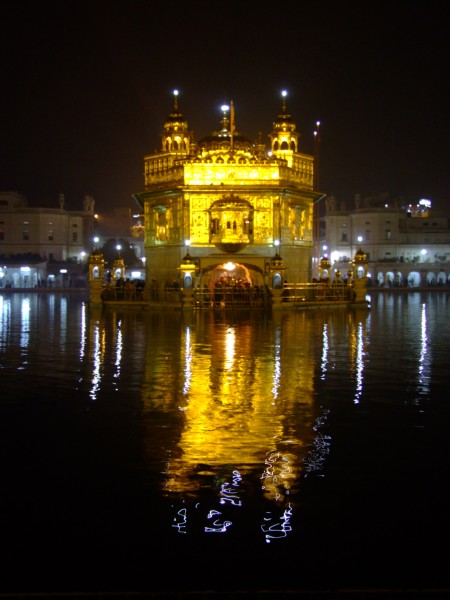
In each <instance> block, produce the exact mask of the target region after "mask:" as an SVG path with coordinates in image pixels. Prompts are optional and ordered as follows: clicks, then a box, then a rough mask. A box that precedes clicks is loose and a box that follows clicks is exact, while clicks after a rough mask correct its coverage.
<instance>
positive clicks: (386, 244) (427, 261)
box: [319, 194, 450, 287]
mask: <svg viewBox="0 0 450 600" xmlns="http://www.w3.org/2000/svg"><path fill="white" fill-rule="evenodd" d="M324 203H325V214H324V215H323V216H321V217H320V242H319V243H320V254H321V255H322V256H327V257H328V258H329V259H330V262H331V273H330V274H329V275H330V278H331V279H333V278H334V273H336V271H340V272H341V274H342V276H343V277H344V278H345V277H346V275H347V272H348V270H349V269H351V268H352V266H351V258H352V257H353V256H354V254H355V252H356V251H357V250H358V249H359V248H362V249H363V251H364V252H365V254H366V256H367V260H368V264H369V275H370V277H371V279H372V282H373V285H374V286H382V287H386V286H408V287H419V286H436V285H441V286H442V285H447V284H450V228H449V217H448V216H444V215H437V214H435V213H434V212H433V211H432V208H431V202H429V201H427V200H421V201H420V202H419V203H418V204H417V205H416V206H405V205H404V204H403V203H402V201H401V199H395V200H391V199H390V198H389V197H388V195H383V194H382V195H379V196H372V197H368V198H365V199H364V200H363V201H361V197H360V196H359V195H356V196H355V201H354V208H352V210H348V209H347V208H346V206H345V205H344V204H341V205H340V206H339V207H338V206H337V203H336V199H335V198H334V197H333V196H328V197H327V198H326V199H325V200H324Z"/></svg>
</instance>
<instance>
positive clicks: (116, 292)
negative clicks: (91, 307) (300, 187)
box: [102, 282, 354, 309]
mask: <svg viewBox="0 0 450 600" xmlns="http://www.w3.org/2000/svg"><path fill="white" fill-rule="evenodd" d="M187 293H188V294H189V295H190V299H189V302H191V303H192V306H193V307H194V308H197V309H214V308H238V307H252V308H271V307H272V306H273V305H274V302H275V301H276V302H281V303H282V304H289V305H292V306H293V305H298V306H301V305H303V306H307V305H314V304H317V305H320V304H329V303H336V304H345V303H349V302H351V301H352V299H353V297H354V290H353V287H352V286H348V285H347V284H345V283H342V282H338V283H297V284H289V283H287V284H285V285H284V287H283V289H282V290H271V289H270V288H268V287H267V286H247V287H237V286H236V287H235V286H224V287H219V286H217V287H214V288H212V289H210V288H206V287H205V288H195V289H193V290H192V291H188V292H187ZM102 299H103V301H105V302H127V303H128V302H130V303H138V302H139V303H149V304H164V305H167V304H168V305H174V306H177V305H180V306H181V305H182V304H183V302H184V301H185V300H186V291H184V290H180V289H179V288H177V287H166V288H164V289H163V290H159V289H157V288H156V287H155V288H151V289H149V290H147V294H144V290H143V289H142V290H139V289H135V288H133V289H130V290H126V289H122V288H116V287H115V286H108V287H105V289H104V290H103V292H102Z"/></svg>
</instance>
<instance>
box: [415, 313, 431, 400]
mask: <svg viewBox="0 0 450 600" xmlns="http://www.w3.org/2000/svg"><path fill="white" fill-rule="evenodd" d="M427 330H428V322H427V305H426V304H422V311H421V320H420V331H421V336H420V341H421V344H420V356H419V372H418V379H419V392H420V393H421V394H428V393H429V392H430V363H431V359H430V356H429V352H428V332H427Z"/></svg>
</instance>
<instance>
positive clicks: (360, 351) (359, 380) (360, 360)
mask: <svg viewBox="0 0 450 600" xmlns="http://www.w3.org/2000/svg"><path fill="white" fill-rule="evenodd" d="M355 360H356V394H355V398H354V400H353V402H354V404H359V401H360V399H361V394H362V391H363V372H364V329H363V325H362V323H358V329H357V335H356V359H355Z"/></svg>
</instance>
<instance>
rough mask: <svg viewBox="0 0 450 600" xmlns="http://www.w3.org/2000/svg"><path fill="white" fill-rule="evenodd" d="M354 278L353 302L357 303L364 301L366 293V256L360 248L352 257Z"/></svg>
mask: <svg viewBox="0 0 450 600" xmlns="http://www.w3.org/2000/svg"><path fill="white" fill-rule="evenodd" d="M353 265H354V273H353V276H354V279H353V289H354V291H355V298H354V302H356V303H358V304H360V303H361V304H362V303H366V294H367V256H366V254H365V252H363V251H362V250H361V248H360V249H359V250H358V251H357V252H356V254H355V257H354V259H353Z"/></svg>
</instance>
